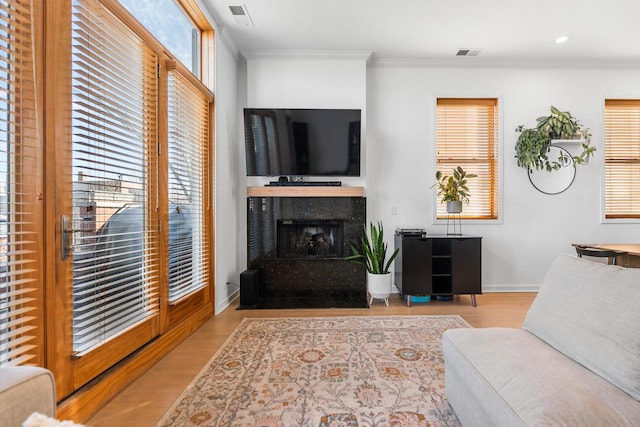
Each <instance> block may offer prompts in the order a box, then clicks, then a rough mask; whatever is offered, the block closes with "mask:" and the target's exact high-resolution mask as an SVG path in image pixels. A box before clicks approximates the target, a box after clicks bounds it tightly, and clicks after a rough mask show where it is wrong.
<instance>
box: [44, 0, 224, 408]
mask: <svg viewBox="0 0 640 427" xmlns="http://www.w3.org/2000/svg"><path fill="white" fill-rule="evenodd" d="M34 1H36V2H38V3H39V4H41V7H40V10H41V11H42V10H44V9H45V8H44V4H43V3H42V1H43V0H34ZM99 1H100V2H101V4H102V5H104V6H105V7H106V8H107V9H108V10H109V11H111V12H112V13H113V14H114V15H116V17H118V18H119V19H120V20H121V21H123V22H125V23H126V24H127V25H128V26H129V28H131V29H132V30H133V31H134V33H136V34H137V35H138V36H139V37H140V38H142V39H143V40H144V41H145V43H146V44H147V45H148V46H150V47H151V48H152V49H153V50H154V51H156V52H157V54H158V57H159V63H160V68H159V73H160V75H161V76H162V79H161V81H160V89H159V106H158V131H157V134H158V146H157V147H154V151H158V152H159V153H161V154H160V155H159V157H158V160H157V163H158V165H157V170H158V171H159V173H158V176H157V181H158V185H159V186H162V185H166V183H167V181H166V179H167V177H166V167H167V160H166V153H167V146H166V141H167V139H166V138H167V118H166V114H167V98H166V94H167V92H166V89H167V86H166V81H167V80H166V75H167V67H166V64H167V63H169V62H170V61H171V60H174V59H175V58H173V57H172V56H171V54H170V53H168V52H166V50H165V49H164V48H163V47H162V45H161V44H160V43H159V42H158V41H156V40H155V38H153V37H152V36H151V35H150V34H149V33H148V32H147V30H146V29H145V28H143V27H142V26H141V25H140V24H139V23H138V22H137V21H136V20H135V19H134V18H133V17H132V16H131V15H130V14H129V12H128V11H127V10H126V9H125V8H124V7H123V6H122V5H120V4H119V3H118V2H117V1H116V0H99ZM176 1H177V2H178V3H179V4H180V5H182V6H183V7H184V8H185V11H186V12H187V13H188V14H189V16H190V17H191V19H192V20H193V21H194V22H195V23H196V24H198V25H199V26H200V28H201V43H200V49H201V54H200V57H201V61H200V66H201V68H202V70H201V73H200V76H201V77H200V80H198V79H197V78H196V77H195V76H193V74H192V73H191V72H190V71H188V70H187V71H186V75H188V78H189V79H192V80H193V81H194V82H196V84H198V85H200V87H201V88H202V89H203V90H205V91H207V92H208V94H209V95H210V97H211V99H212V98H213V95H212V93H211V91H210V89H208V88H209V87H213V82H214V80H213V78H214V74H213V46H214V44H213V35H214V33H213V28H212V27H211V25H210V24H209V23H208V22H207V20H206V18H205V16H204V15H203V14H202V13H201V12H199V10H198V7H197V5H196V3H195V2H194V1H191V0H176ZM71 4H72V1H71V0H56V7H52V8H46V15H45V14H42V17H43V18H42V21H43V25H41V26H39V28H44V34H43V36H42V40H41V44H40V52H42V56H44V52H45V51H46V58H44V59H43V60H42V63H43V65H42V70H43V71H42V72H41V74H40V75H41V77H42V80H41V81H43V80H44V79H43V76H45V75H46V80H47V84H46V85H44V84H42V83H41V84H40V85H39V86H38V88H40V89H41V90H43V89H42V88H44V87H46V93H45V94H44V95H42V96H41V97H40V99H42V100H44V111H45V113H46V120H47V123H48V125H47V127H46V128H44V129H45V132H46V134H45V146H44V151H45V158H46V159H47V161H50V159H56V158H65V156H68V155H69V152H68V151H69V148H68V147H67V146H66V145H68V144H69V141H70V140H71V126H70V123H71V121H70V120H71V116H70V93H71V89H70V83H69V80H70V79H69V76H70V73H71V66H70V65H69V63H68V62H69V61H64V60H60V58H70V49H71V47H70V42H69V43H61V42H60V40H71V20H70V11H71ZM196 11H197V13H196ZM67 44H68V46H67ZM47 58H48V59H49V60H48V61H45V60H46V59H47ZM180 66H181V64H179V63H178V67H180ZM185 70H186V67H185ZM42 93H44V92H42ZM45 95H46V96H45ZM213 109H214V104H213V102H210V103H209V120H210V124H209V134H208V146H209V149H208V152H207V154H206V156H207V171H208V173H209V175H208V177H207V180H206V184H205V185H207V187H208V188H207V196H206V197H207V204H208V206H207V212H206V217H207V222H206V227H207V235H208V236H209V237H208V241H207V249H208V256H209V267H208V268H209V272H210V274H209V279H208V280H209V283H208V286H206V287H205V288H204V289H202V290H201V291H199V292H196V293H195V295H193V296H190V297H186V298H185V299H184V300H183V301H180V303H179V304H175V305H173V306H169V305H168V303H167V298H165V297H164V296H163V295H162V292H161V299H160V301H161V303H160V308H159V312H160V315H159V316H160V319H159V320H160V322H159V326H158V331H159V335H158V336H157V337H156V338H155V339H154V340H152V341H149V343H148V344H147V345H145V346H144V347H142V348H140V349H138V350H137V351H136V352H135V355H132V356H129V357H126V358H125V359H123V360H122V361H121V362H119V363H118V365H116V366H114V367H112V368H109V369H108V370H107V371H105V372H104V373H103V374H101V375H100V381H97V382H96V381H92V382H90V383H89V384H87V385H86V386H84V385H82V384H81V383H79V382H77V381H75V380H74V376H75V375H76V372H74V367H73V364H72V363H71V362H70V360H71V355H70V354H69V348H67V347H68V340H69V338H68V337H67V338H64V339H58V337H65V336H67V335H70V331H69V330H68V328H69V325H71V322H70V318H69V310H70V307H71V306H70V304H69V301H70V299H71V295H70V292H71V291H70V289H67V288H66V287H65V285H64V284H65V283H70V282H69V281H70V278H71V268H67V269H58V268H56V266H57V260H56V255H55V254H56V253H57V250H58V248H59V247H60V240H59V236H58V235H57V234H56V232H55V230H56V229H57V228H58V227H59V221H58V220H59V212H61V211H64V210H65V209H66V208H67V207H66V206H64V204H63V203H62V202H61V200H60V199H59V197H57V196H56V191H59V192H60V194H62V193H63V192H68V191H69V190H70V189H69V188H66V189H65V188H49V190H51V191H46V192H45V195H44V197H45V204H46V206H47V211H46V214H45V220H44V233H43V234H45V235H46V239H45V247H44V250H43V253H44V254H48V255H47V256H46V257H45V259H44V261H43V262H44V263H45V272H46V273H45V280H44V283H45V286H44V292H45V294H46V296H45V299H46V304H43V305H44V306H43V310H42V313H46V316H47V317H46V318H44V317H43V316H40V318H41V319H42V320H43V322H44V328H46V329H45V330H46V333H45V334H43V335H42V336H41V338H42V339H43V340H44V338H45V337H46V338H47V342H46V346H43V351H42V353H43V359H44V363H42V364H41V365H43V366H45V367H47V368H49V369H51V370H52V371H53V372H54V376H55V378H56V388H57V392H58V399H63V398H64V401H63V402H62V403H61V404H60V405H59V406H58V416H59V417H60V418H64V419H68V418H71V419H75V420H82V419H86V417H87V416H88V415H89V414H91V413H92V412H93V411H95V410H96V408H98V407H99V406H100V405H102V404H104V403H105V402H106V401H107V400H108V399H110V398H111V397H112V396H113V395H114V394H115V393H117V392H118V391H119V390H120V389H121V388H122V387H124V386H125V385H126V384H127V383H128V382H130V381H132V380H133V379H134V378H135V376H136V375H139V374H141V373H142V372H144V370H146V369H148V368H149V367H150V366H151V365H152V364H153V363H155V362H157V361H158V360H159V359H160V358H161V357H162V356H163V355H164V354H166V352H168V351H169V350H170V349H171V348H172V347H173V346H175V345H176V344H177V343H178V342H180V341H181V340H182V339H184V338H186V337H187V336H188V335H189V334H190V333H192V332H193V331H194V330H195V329H197V328H198V327H199V326H200V325H202V324H203V323H204V322H205V321H206V320H207V319H209V318H210V317H211V316H212V315H213V314H214V308H215V302H214V296H215V284H214V278H215V271H214V268H213V267H214V259H215V257H214V248H215V242H214V223H215V218H214V197H213V194H214V186H213V178H212V177H213V176H214V170H213V167H214V156H213V152H214V150H213V132H214V125H213V113H214V110H213ZM55 166H56V165H55V164H54V163H51V166H50V167H47V168H46V175H45V181H46V182H47V183H54V182H61V181H63V177H64V174H65V173H68V170H67V171H65V170H64V169H61V168H56V167H55ZM69 185H70V184H69ZM166 202H167V197H166V194H164V195H163V194H159V195H157V203H156V202H155V200H154V206H153V208H154V210H156V211H157V212H156V215H157V217H158V218H160V222H159V223H158V224H157V226H158V227H159V229H161V230H168V227H167V221H168V218H167V207H166V206H167V203H166ZM154 226H156V224H154ZM163 235H166V232H165V234H163ZM164 245H165V244H164V243H162V244H161V245H160V246H161V247H163V246H164ZM165 253H166V251H165ZM159 257H160V258H161V259H165V258H164V257H163V254H162V253H160V256H159ZM162 262H163V263H164V262H165V261H162ZM165 265H166V263H165ZM165 270H166V269H164V268H163V272H162V273H161V274H160V281H161V289H163V288H165V285H164V283H166V280H168V278H167V275H168V274H167V273H166V271H165ZM163 281H165V282H163ZM65 340H66V341H65ZM109 357H110V354H107V353H105V354H104V358H109ZM79 368H80V370H81V371H82V372H84V371H85V370H86V369H90V367H89V366H87V367H79ZM82 376H84V377H86V378H89V377H90V376H91V375H90V374H88V373H87V374H84V373H82Z"/></svg>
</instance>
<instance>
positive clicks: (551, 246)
mask: <svg viewBox="0 0 640 427" xmlns="http://www.w3.org/2000/svg"><path fill="white" fill-rule="evenodd" d="M246 57H247V63H246V86H245V88H246V97H245V95H244V94H243V95H242V96H241V97H240V103H241V104H244V105H239V106H238V110H239V111H240V110H241V108H242V107H244V106H248V107H255V108H260V107H266V108H269V107H281V108H285V107H290V108H361V109H362V110H363V114H364V115H365V117H363V150H362V152H363V158H364V159H365V160H364V162H363V165H362V170H363V176H362V177H361V178H358V179H356V178H344V179H342V181H343V185H362V186H365V187H366V196H367V216H368V219H369V220H370V221H377V220H381V221H383V222H384V224H385V227H386V229H387V230H388V234H387V239H388V241H389V244H390V245H391V246H392V245H393V240H392V230H394V229H395V228H396V227H423V228H426V229H427V231H428V232H430V233H444V232H445V229H446V226H445V225H444V224H435V223H434V220H433V208H434V204H435V203H437V200H436V198H435V193H434V191H433V190H432V189H430V187H431V185H432V184H433V182H434V175H435V165H434V152H433V151H434V148H433V144H434V140H435V137H434V114H435V109H434V105H435V100H436V98H437V97H498V98H499V102H500V112H501V115H500V138H501V141H500V143H501V147H500V149H501V165H500V168H501V169H500V174H501V175H500V178H501V189H500V199H501V217H500V220H499V221H497V222H490V223H467V222H465V223H464V224H463V231H464V232H465V233H469V234H475V235H479V236H482V237H483V250H482V256H483V259H482V267H483V277H482V283H483V290H484V291H495V290H497V291H499V290H505V291H507V290H514V291H518V290H522V291H526V290H535V289H537V286H538V285H539V284H540V283H541V282H542V279H543V276H544V273H545V271H546V269H547V267H548V266H549V264H550V262H551V261H552V259H553V258H554V257H555V256H556V255H557V254H558V253H562V252H567V253H574V251H573V248H572V247H571V243H573V242H610V243H615V242H629V241H635V240H634V238H635V237H634V236H637V235H638V224H637V223H636V224H633V223H603V220H602V218H603V216H602V213H601V207H602V179H603V170H604V163H603V154H604V148H603V101H604V99H605V98H615V97H636V98H637V97H640V85H638V84H637V73H638V71H637V70H635V69H606V68H601V69H595V68H594V69H580V68H575V69H573V68H554V67H548V68H535V67H534V68H523V67H501V68H488V67H478V68H468V67H465V68H459V67H444V66H428V65H423V64H401V65H398V64H391V63H386V64H385V63H381V62H379V63H375V64H367V58H365V57H363V56H360V57H358V56H357V55H356V57H354V58H348V57H347V56H342V57H336V56H334V55H331V54H326V55H324V57H323V55H320V54H317V55H304V54H303V55H300V54H299V53H291V54H286V53H279V54H277V55H263V54H260V55H253V54H249V55H246ZM240 85H241V86H242V82H241V83H240ZM550 105H554V106H556V107H558V108H560V109H563V110H569V111H571V113H572V114H573V115H574V116H575V117H577V118H578V119H579V120H580V121H581V122H582V123H583V124H584V125H585V126H587V127H589V128H591V130H592V132H593V138H592V144H593V145H595V146H596V147H598V151H597V152H596V158H595V160H592V162H591V164H590V165H587V166H578V170H577V175H576V179H575V181H574V183H573V185H572V186H571V187H570V188H569V189H568V190H567V191H565V192H563V193H561V194H559V195H555V196H550V195H545V194H542V193H540V192H538V191H537V190H536V189H535V188H533V187H532V186H531V184H530V182H529V180H528V178H527V174H526V171H525V170H524V169H521V168H518V167H517V166H516V162H515V158H514V157H513V156H514V148H513V147H514V145H515V140H516V137H517V136H516V133H515V128H516V127H517V126H518V125H519V124H524V125H526V126H534V125H535V119H536V118H537V117H539V116H542V115H546V114H548V111H549V107H550ZM238 120H239V121H241V118H240V117H238ZM365 122H366V124H365ZM239 132H240V133H242V131H241V129H240V130H239ZM241 138H242V135H240V138H238V144H239V145H240V146H242V145H243V144H242V141H241ZM234 160H237V162H238V163H237V164H236V165H237V167H238V168H239V182H240V185H239V186H238V188H235V190H234V195H235V196H237V197H238V200H237V201H236V202H237V207H238V212H237V216H238V217H239V218H241V219H240V221H241V223H240V224H237V226H236V230H237V232H238V233H239V234H238V235H237V236H236V238H237V239H243V238H244V237H243V236H245V235H246V219H245V218H246V216H245V215H246V212H245V210H246V205H245V195H246V194H245V193H244V186H246V185H262V184H263V183H264V181H267V180H268V179H266V180H265V179H262V180H261V179H260V178H250V179H247V178H246V177H244V169H245V167H244V150H243V148H240V151H239V153H237V158H235V159H234ZM219 162H220V159H218V164H219ZM219 208H220V207H219ZM394 210H395V211H396V214H395V215H392V211H394ZM218 223H219V224H220V221H219V222H218ZM218 230H219V233H220V231H221V230H222V229H221V228H218ZM243 233H244V234H243ZM636 240H637V239H636ZM242 242H243V245H244V244H246V242H245V241H244V240H243V241H242ZM237 249H238V257H239V260H238V262H237V263H236V265H246V264H243V263H246V255H245V253H244V249H243V247H241V248H237ZM218 256H220V253H218ZM241 268H242V267H241ZM238 274H239V272H238ZM236 280H237V277H236Z"/></svg>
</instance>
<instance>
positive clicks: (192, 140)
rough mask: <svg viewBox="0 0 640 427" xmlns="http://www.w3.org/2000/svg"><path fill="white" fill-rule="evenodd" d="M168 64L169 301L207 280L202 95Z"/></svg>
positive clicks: (205, 108)
mask: <svg viewBox="0 0 640 427" xmlns="http://www.w3.org/2000/svg"><path fill="white" fill-rule="evenodd" d="M175 65H176V64H174V63H169V65H168V67H167V68H168V69H169V76H168V77H169V82H168V83H169V142H168V145H169V153H168V163H169V189H168V191H169V260H168V263H169V302H170V303H174V302H176V301H178V300H180V298H182V297H184V296H185V295H189V294H190V293H192V292H194V291H196V290H198V289H201V288H203V287H204V286H206V285H207V283H208V281H209V280H208V279H209V274H210V271H209V260H210V256H209V252H208V251H207V250H206V248H207V245H206V243H207V240H208V233H207V227H206V220H205V216H206V214H207V213H210V209H211V206H210V203H209V190H208V188H209V184H210V183H209V181H208V176H209V175H208V173H207V168H208V164H209V162H208V158H209V121H210V116H209V103H210V102H211V101H213V98H212V97H211V96H210V94H209V93H208V91H206V90H203V89H198V88H197V87H196V85H194V83H195V82H194V83H191V82H189V80H188V79H187V78H186V77H185V76H184V75H183V74H182V73H180V72H179V69H178V68H177V67H176V66H175Z"/></svg>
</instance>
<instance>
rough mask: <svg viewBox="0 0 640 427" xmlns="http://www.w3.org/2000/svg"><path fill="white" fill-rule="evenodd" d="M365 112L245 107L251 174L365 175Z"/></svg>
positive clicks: (247, 148)
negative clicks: (362, 132) (362, 156)
mask: <svg viewBox="0 0 640 427" xmlns="http://www.w3.org/2000/svg"><path fill="white" fill-rule="evenodd" d="M360 120H361V110H346V109H283V108H245V109H244V139H245V149H246V150H245V152H246V160H247V176H320V177H322V176H360Z"/></svg>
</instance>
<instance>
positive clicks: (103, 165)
mask: <svg viewBox="0 0 640 427" xmlns="http://www.w3.org/2000/svg"><path fill="white" fill-rule="evenodd" d="M73 12H74V13H73V22H72V35H73V43H72V59H73V68H72V89H73V93H72V100H73V109H72V126H73V137H72V176H73V180H72V181H73V228H74V229H75V230H76V232H75V233H74V239H73V242H74V250H73V350H74V354H75V355H82V354H83V353H85V352H87V351H89V350H91V349H92V348H94V347H96V346H98V345H100V344H101V343H104V342H105V341H107V340H109V339H110V338H112V337H114V336H115V335H117V334H120V333H121V332H123V331H125V330H126V329H128V328H130V327H132V326H134V325H136V324H137V323H139V322H142V321H143V320H145V319H147V318H149V317H151V316H153V315H155V313H156V311H157V307H158V298H157V294H158V262H157V253H155V252H154V250H155V249H154V248H157V244H154V243H153V239H154V238H155V237H154V236H156V235H157V233H154V232H153V231H152V230H154V229H155V228H156V227H155V226H154V227H151V224H149V219H148V211H149V210H150V208H149V206H148V197H149V173H148V172H147V170H148V169H147V168H149V170H153V165H154V163H155V160H154V158H155V156H153V155H150V153H155V151H156V140H157V138H156V133H155V132H156V131H155V129H156V124H155V123H156V108H157V58H156V55H155V54H154V53H153V52H152V51H151V50H150V49H149V48H148V47H147V46H146V45H145V44H144V43H143V42H142V41H141V39H140V38H139V37H137V36H136V35H135V34H134V33H133V32H132V31H131V30H130V29H128V28H127V27H126V26H125V25H124V24H123V23H122V22H121V21H120V20H119V19H117V18H116V17H115V16H114V15H113V14H112V13H111V12H109V11H108V10H107V9H106V8H105V7H104V6H102V5H101V3H100V2H98V1H96V0H74V2H73Z"/></svg>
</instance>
